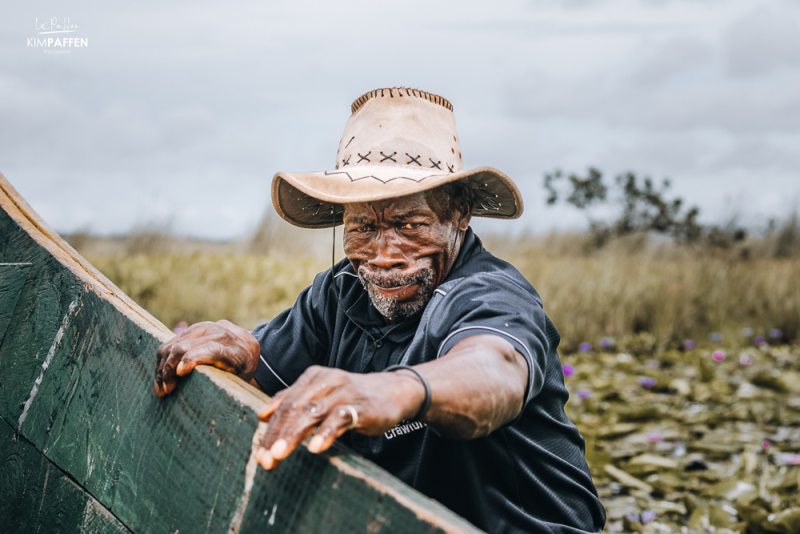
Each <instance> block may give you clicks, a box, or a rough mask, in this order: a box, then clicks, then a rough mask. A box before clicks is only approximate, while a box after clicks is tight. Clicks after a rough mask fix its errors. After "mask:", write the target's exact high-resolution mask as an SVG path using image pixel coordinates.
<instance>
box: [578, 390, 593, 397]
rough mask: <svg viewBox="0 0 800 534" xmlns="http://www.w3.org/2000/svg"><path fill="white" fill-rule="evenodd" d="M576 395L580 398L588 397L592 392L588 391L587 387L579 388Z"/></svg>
mask: <svg viewBox="0 0 800 534" xmlns="http://www.w3.org/2000/svg"><path fill="white" fill-rule="evenodd" d="M578 396H579V397H580V398H582V399H588V398H589V397H591V396H592V392H591V391H589V390H588V389H579V390H578Z"/></svg>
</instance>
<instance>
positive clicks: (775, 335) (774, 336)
mask: <svg viewBox="0 0 800 534" xmlns="http://www.w3.org/2000/svg"><path fill="white" fill-rule="evenodd" d="M769 337H771V338H772V339H778V338H781V337H783V332H781V331H780V330H779V329H777V328H773V329H772V330H770V331H769Z"/></svg>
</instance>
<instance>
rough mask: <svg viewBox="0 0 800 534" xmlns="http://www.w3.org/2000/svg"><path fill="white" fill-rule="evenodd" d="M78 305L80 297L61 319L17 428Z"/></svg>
mask: <svg viewBox="0 0 800 534" xmlns="http://www.w3.org/2000/svg"><path fill="white" fill-rule="evenodd" d="M77 307H78V298H76V299H75V300H73V301H72V304H70V305H69V309H68V310H67V313H66V314H65V315H64V319H62V320H61V326H60V327H59V328H58V331H57V332H56V338H55V339H54V340H53V344H52V345H51V346H50V350H48V351H47V357H46V358H45V359H44V363H43V364H42V370H41V371H40V372H39V377H38V378H37V379H36V380H35V381H34V382H33V388H31V394H30V395H28V400H26V401H25V407H24V408H23V409H22V415H20V416H19V426H18V427H17V430H18V431H19V430H21V429H22V423H24V422H25V419H26V418H27V417H28V410H30V409H31V404H33V399H34V397H36V394H37V393H39V386H41V385H42V380H44V372H45V371H47V368H48V367H50V362H51V361H52V360H53V354H55V353H56V348H57V347H58V345H59V344H60V343H61V338H62V337H63V336H64V330H66V329H67V325H69V319H70V316H71V315H72V312H74V311H75V308H77Z"/></svg>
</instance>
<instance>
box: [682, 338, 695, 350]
mask: <svg viewBox="0 0 800 534" xmlns="http://www.w3.org/2000/svg"><path fill="white" fill-rule="evenodd" d="M695 346H696V343H695V342H694V341H692V340H691V339H687V340H686V341H684V342H683V348H685V349H693V348H695Z"/></svg>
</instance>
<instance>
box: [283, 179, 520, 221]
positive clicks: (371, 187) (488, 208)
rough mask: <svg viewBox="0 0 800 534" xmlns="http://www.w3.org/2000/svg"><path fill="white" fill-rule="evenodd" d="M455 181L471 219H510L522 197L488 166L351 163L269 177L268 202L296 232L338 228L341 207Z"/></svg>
mask: <svg viewBox="0 0 800 534" xmlns="http://www.w3.org/2000/svg"><path fill="white" fill-rule="evenodd" d="M452 182H460V183H461V184H462V185H464V186H466V187H468V188H469V189H470V190H471V191H472V194H473V199H474V204H473V210H472V215H473V217H490V218H494V219H516V218H517V217H519V216H520V215H522V210H523V204H522V195H520V192H519V189H517V186H516V185H515V184H514V182H513V181H512V180H511V178H509V177H508V176H506V175H505V174H503V173H502V172H500V171H498V170H497V169H493V168H491V167H480V168H477V169H472V170H468V171H460V172H453V173H448V172H444V173H439V172H436V173H431V172H430V169H414V168H413V167H407V166H405V165H402V166H400V165H398V166H394V165H354V166H352V167H346V168H344V169H338V170H335V171H322V172H308V173H290V172H279V173H277V174H276V175H275V177H274V178H273V179H272V204H273V205H274V206H275V211H277V212H278V214H279V215H280V216H281V217H283V218H284V219H285V220H286V221H288V222H289V223H291V224H293V225H295V226H299V227H301V228H330V227H331V226H337V225H339V224H342V213H343V211H344V209H343V205H344V204H350V203H356V202H376V201H379V200H386V199H390V198H398V197H403V196H407V195H413V194H415V193H419V192H422V191H428V190H430V189H434V188H436V187H439V186H442V185H445V184H448V183H452Z"/></svg>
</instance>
